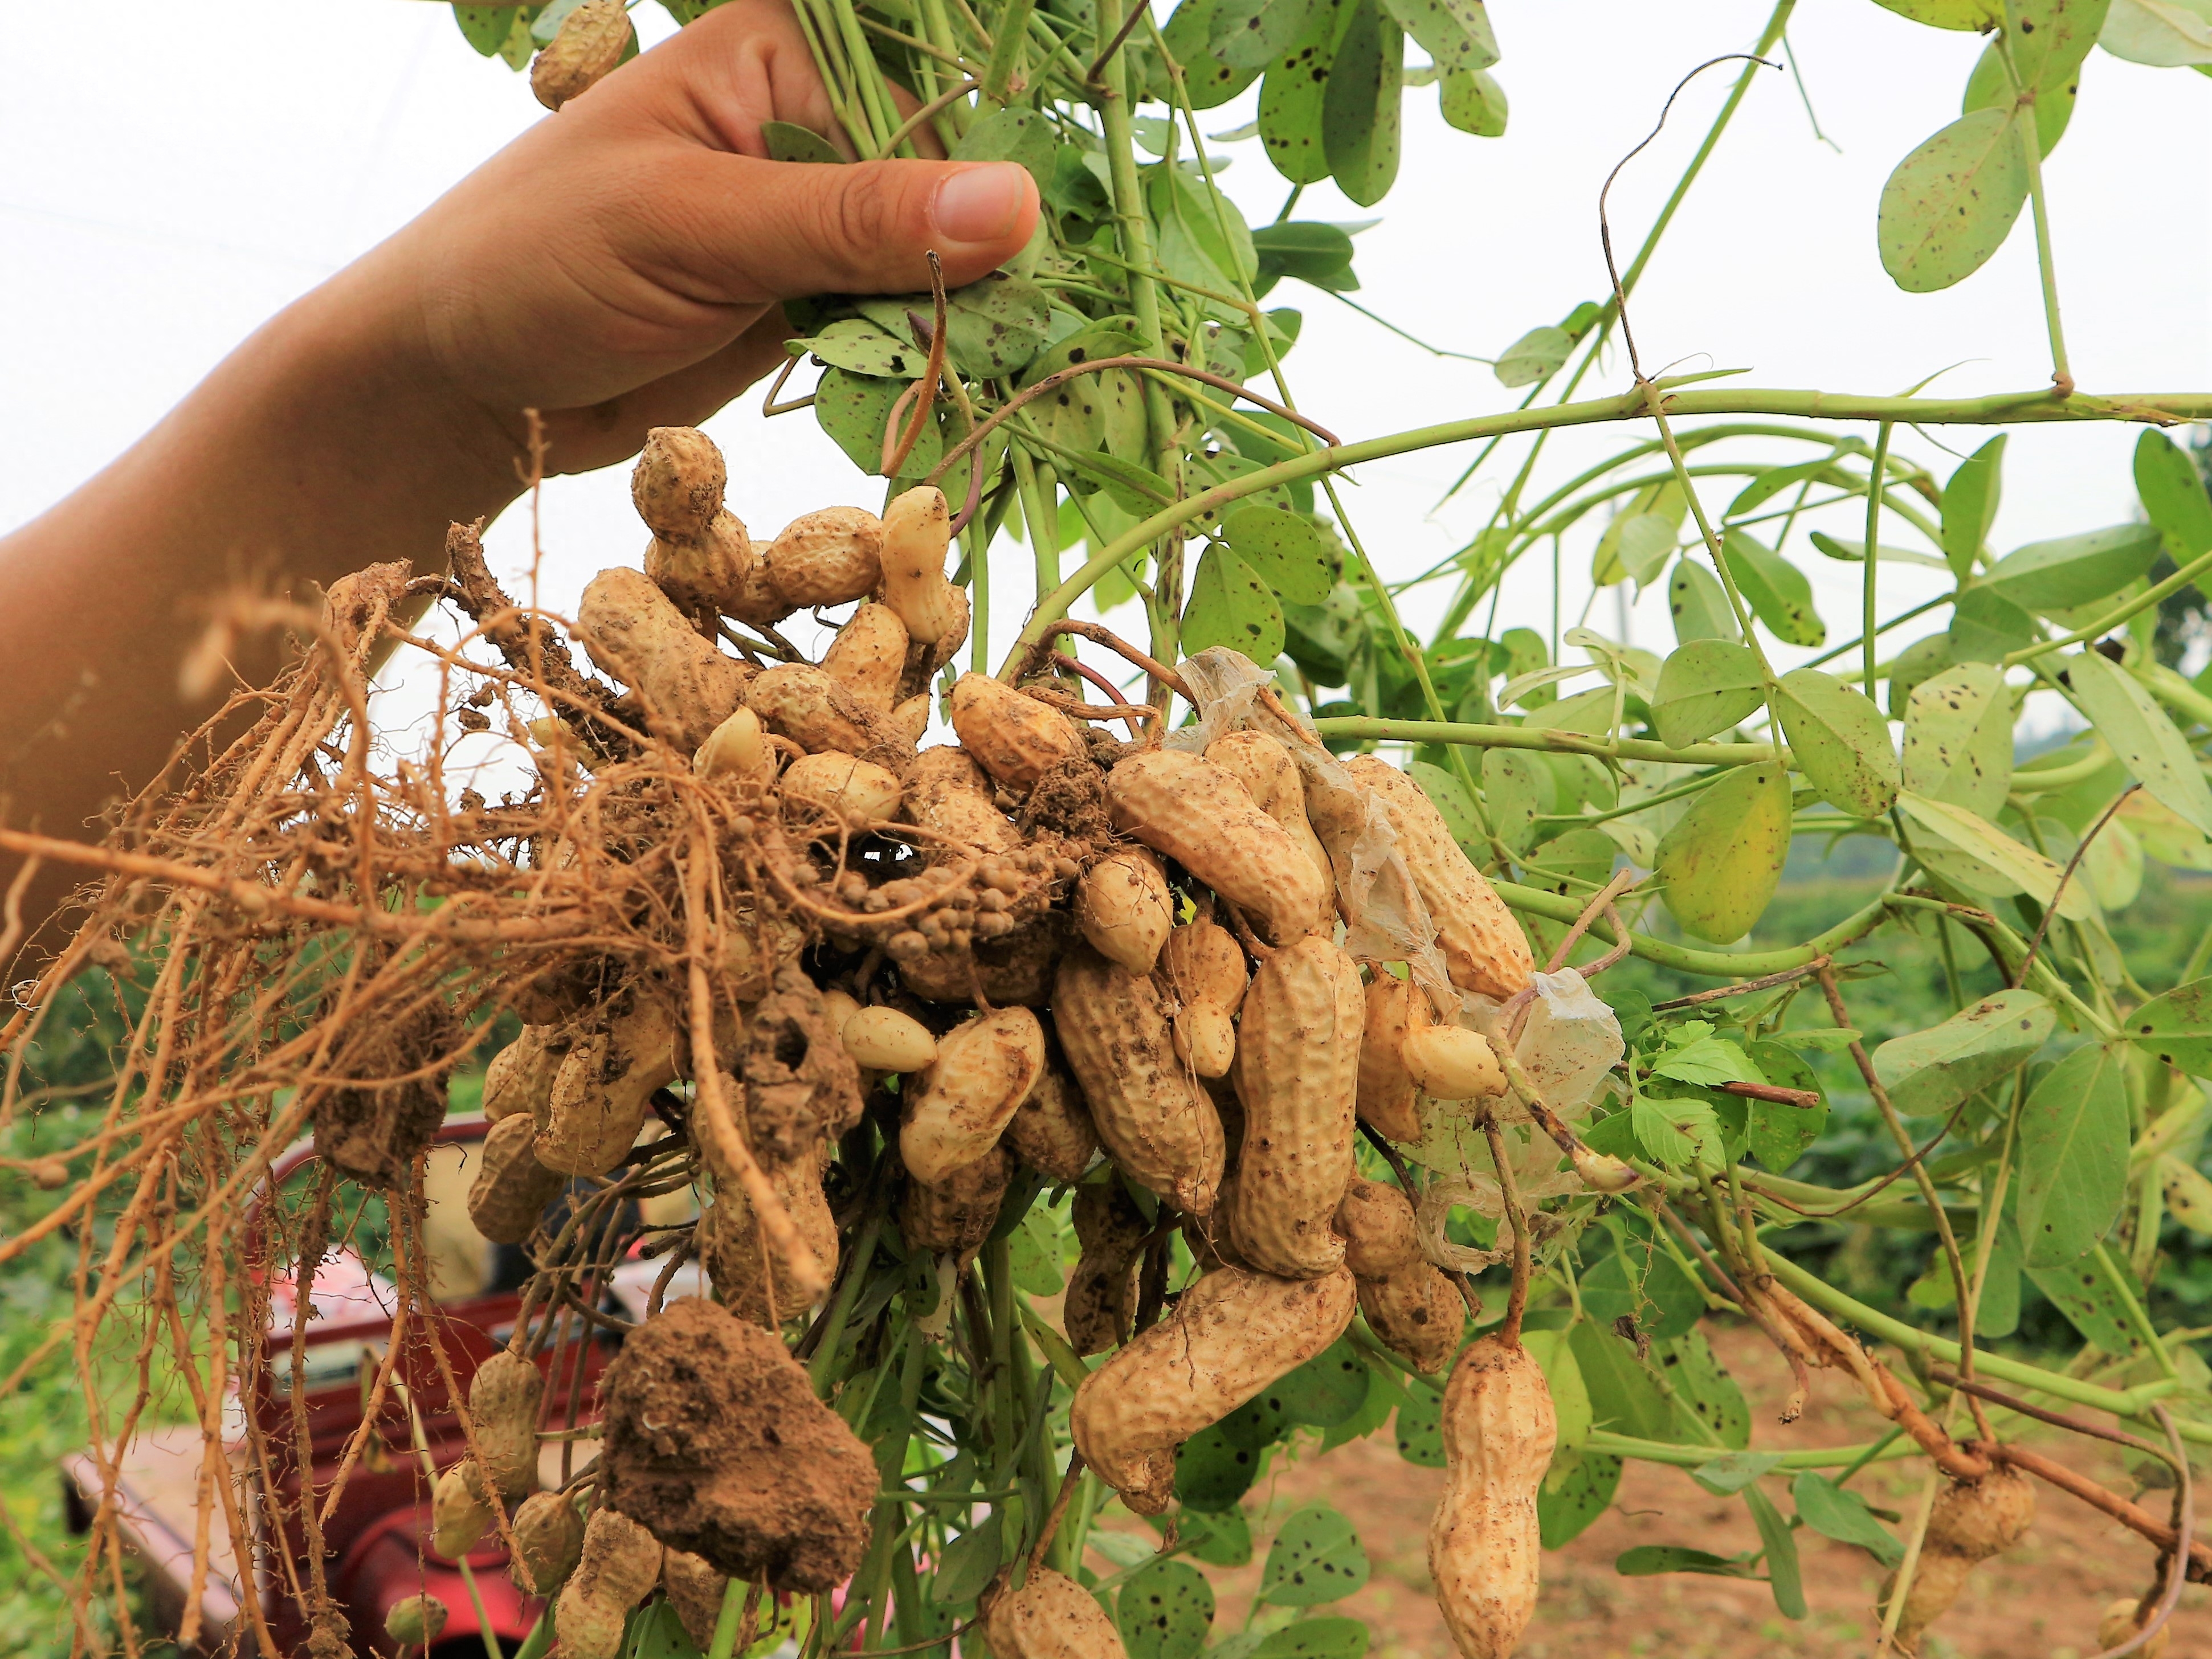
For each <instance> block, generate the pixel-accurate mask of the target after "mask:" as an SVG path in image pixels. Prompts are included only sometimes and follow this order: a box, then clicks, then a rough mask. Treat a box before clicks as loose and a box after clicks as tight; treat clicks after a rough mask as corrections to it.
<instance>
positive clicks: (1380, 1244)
mask: <svg viewBox="0 0 2212 1659" xmlns="http://www.w3.org/2000/svg"><path fill="white" fill-rule="evenodd" d="M1336 1230H1337V1231H1339V1232H1340V1233H1342V1234H1343V1235H1344V1265H1345V1266H1346V1267H1349V1268H1351V1269H1352V1274H1353V1276H1354V1277H1356V1278H1359V1279H1387V1278H1389V1276H1390V1275H1391V1274H1392V1273H1396V1272H1397V1271H1399V1269H1401V1268H1402V1267H1412V1266H1413V1264H1414V1263H1416V1262H1418V1261H1422V1260H1424V1258H1423V1256H1422V1255H1421V1235H1420V1231H1419V1229H1418V1228H1417V1227H1416V1226H1415V1225H1414V1223H1413V1203H1412V1201H1411V1200H1408V1199H1407V1196H1406V1194H1404V1193H1402V1192H1401V1191H1400V1190H1399V1189H1398V1188H1395V1187H1392V1186H1389V1185H1387V1184H1386V1183H1384V1182H1380V1181H1370V1180H1369V1179H1368V1178H1367V1177H1366V1176H1361V1175H1356V1176H1352V1180H1351V1182H1349V1183H1348V1184H1347V1185H1346V1188H1345V1189H1344V1200H1343V1201H1342V1202H1341V1203H1340V1204H1339V1205H1338V1206H1336Z"/></svg>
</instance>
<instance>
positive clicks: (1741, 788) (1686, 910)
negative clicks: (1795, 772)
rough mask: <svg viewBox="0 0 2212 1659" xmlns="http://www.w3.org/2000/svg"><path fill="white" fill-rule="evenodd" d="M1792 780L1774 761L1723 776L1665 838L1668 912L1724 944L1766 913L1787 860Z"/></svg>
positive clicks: (1662, 858)
mask: <svg viewBox="0 0 2212 1659" xmlns="http://www.w3.org/2000/svg"><path fill="white" fill-rule="evenodd" d="M1789 856H1790V776H1789V774H1788V773H1787V772H1785V771H1784V769H1783V768H1782V767H1780V766H1779V765H1778V764H1775V763H1771V762H1765V763H1759V764H1758V765H1755V766H1739V767H1736V768H1735V769H1732V770H1730V771H1729V772H1726V773H1723V775H1721V777H1720V778H1719V779H1718V780H1717V781H1715V782H1714V783H1713V785H1712V786H1711V787H1710V788H1708V789H1707V790H1706V791H1705V793H1703V794H1701V795H1699V797H1698V798H1697V799H1696V801H1695V802H1694V803H1693V804H1692V806H1691V808H1690V810H1689V811H1687V812H1685V813H1684V814H1683V815H1682V816H1681V817H1680V818H1678V819H1676V820H1675V821H1674V827H1673V828H1672V829H1668V831H1667V833H1666V834H1665V835H1664V836H1662V837H1661V838H1660V842H1659V878H1660V879H1661V880H1662V881H1663V882H1665V883H1666V887H1665V889H1664V890H1663V896H1664V898H1665V900H1666V902H1667V909H1668V914H1669V915H1672V916H1673V917H1674V920H1675V921H1678V922H1680V924H1681V925H1682V929H1683V931H1684V932H1685V933H1694V934H1695V935H1696V936H1697V937H1698V938H1699V939H1708V940H1711V941H1712V942H1713V943H1715V944H1718V945H1727V944H1730V943H1733V942H1734V941H1735V940H1736V939H1741V938H1742V937H1743V936H1744V935H1745V934H1746V933H1749V932H1750V931H1751V927H1752V924H1753V922H1755V921H1758V920H1759V917H1760V916H1762V915H1765V912H1766V907H1767V905H1768V903H1769V902H1771V900H1772V899H1773V897H1774V890H1775V887H1776V886H1777V885H1778V884H1779V883H1780V881H1781V879H1782V866H1783V864H1784V861H1785V860H1787V859H1788V858H1789Z"/></svg>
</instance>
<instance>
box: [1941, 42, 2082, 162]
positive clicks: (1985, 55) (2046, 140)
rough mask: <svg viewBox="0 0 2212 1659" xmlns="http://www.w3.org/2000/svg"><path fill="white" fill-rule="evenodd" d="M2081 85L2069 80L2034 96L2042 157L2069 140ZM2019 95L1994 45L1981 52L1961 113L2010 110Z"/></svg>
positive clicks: (1960, 104) (1984, 48) (2040, 90)
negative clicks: (2069, 127) (2059, 143)
mask: <svg viewBox="0 0 2212 1659" xmlns="http://www.w3.org/2000/svg"><path fill="white" fill-rule="evenodd" d="M2080 89H2081V88H2080V82H2079V80H2078V79H2077V78H2076V77H2075V76H2067V77H2066V79H2064V80H2063V81H2062V82H2059V83H2058V84H2057V86H2050V87H2044V88H2041V89H2039V91H2038V92H2037V93H2036V94H2035V142H2036V143H2037V145H2038V146H2039V150H2040V153H2041V154H2043V155H2046V156H2047V155H2050V154H2051V151H2052V150H2054V149H2057V147H2058V141H2059V140H2060V139H2061V138H2063V137H2065V136H2066V124H2067V123H2068V122H2069V121H2071V120H2072V119H2073V118H2074V105H2075V97H2076V94H2078V92H2079V91H2080ZM2018 99H2019V94H2017V93H2015V91H2014V90H2013V88H2012V77H2011V76H2009V75H2007V74H2006V73H2005V66H2004V59H2003V58H2001V57H1999V56H1998V54H1997V48H1996V43H1995V42H1992V43H1991V44H1990V45H1989V46H1984V47H1983V48H1982V55H1981V56H1980V57H1979V58H1976V59H1975V60H1974V70H1973V73H1972V74H1971V75H1969V76H1967V77H1966V96H1965V97H1964V98H1962V99H1960V101H1959V112H1960V114H1961V115H1971V114H1972V113H1973V112H1975V111H1976V110H1978V109H1996V110H2008V109H2010V108H2011V107H2012V106H2013V105H2014V104H2015V102H2017V101H2018Z"/></svg>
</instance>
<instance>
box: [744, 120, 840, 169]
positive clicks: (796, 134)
mask: <svg viewBox="0 0 2212 1659" xmlns="http://www.w3.org/2000/svg"><path fill="white" fill-rule="evenodd" d="M761 142H762V143H764V144H766V145H767V146H768V159H769V161H805V162H811V163H815V164H818V165H823V166H828V165H831V164H837V165H842V163H843V161H844V160H845V158H844V157H843V156H842V155H839V154H838V153H837V147H836V145H835V144H833V143H830V142H829V140H828V139H827V138H824V137H823V136H822V135H821V134H820V133H818V132H816V131H813V130H812V129H811V128H808V127H802V126H800V125H798V124H797V123H795V122H791V121H763V122H762V123H761Z"/></svg>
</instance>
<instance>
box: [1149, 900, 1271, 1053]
mask: <svg viewBox="0 0 2212 1659" xmlns="http://www.w3.org/2000/svg"><path fill="white" fill-rule="evenodd" d="M1160 968H1161V971H1162V972H1163V973H1164V974H1165V975H1166V976H1167V981H1168V985H1169V987H1170V988H1171V989H1172V990H1173V991H1174V992H1175V994H1176V1004H1177V1006H1176V1016H1175V1045H1176V1056H1177V1057H1178V1058H1179V1059H1181V1060H1182V1061H1183V1063H1184V1064H1185V1065H1187V1066H1189V1067H1190V1068H1191V1070H1193V1071H1194V1072H1196V1073H1198V1074H1199V1076H1200V1077H1202V1078H1218V1077H1226V1076H1228V1075H1229V1067H1230V1064H1231V1061H1233V1060H1235V1059H1236V1058H1237V1027H1236V1025H1235V1024H1233V1022H1234V1021H1235V1019H1236V1018H1237V1010H1238V1009H1239V1008H1241V1007H1243V1006H1244V993H1245V990H1246V988H1247V987H1248V985H1249V979H1248V978H1247V976H1246V975H1245V972H1244V951H1243V947H1242V946H1240V945H1238V944H1237V941H1236V939H1233V938H1232V937H1231V935H1230V933H1229V930H1228V929H1227V928H1225V927H1221V926H1219V925H1218V924H1217V923H1215V922H1211V921H1206V919H1205V918H1203V917H1200V918H1198V919H1196V920H1194V921H1188V922H1185V923H1184V924H1183V925H1182V927H1178V928H1176V930H1175V931H1174V932H1172V933H1170V934H1169V935H1168V939H1167V945H1166V947H1165V949H1164V951H1163V952H1162V954H1161V960H1160Z"/></svg>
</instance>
